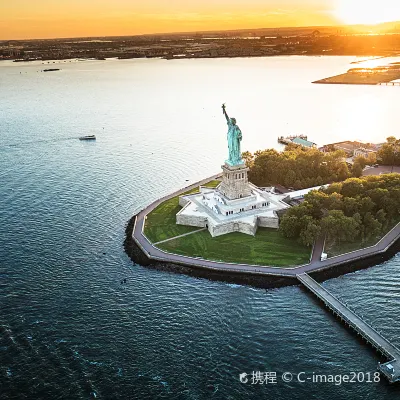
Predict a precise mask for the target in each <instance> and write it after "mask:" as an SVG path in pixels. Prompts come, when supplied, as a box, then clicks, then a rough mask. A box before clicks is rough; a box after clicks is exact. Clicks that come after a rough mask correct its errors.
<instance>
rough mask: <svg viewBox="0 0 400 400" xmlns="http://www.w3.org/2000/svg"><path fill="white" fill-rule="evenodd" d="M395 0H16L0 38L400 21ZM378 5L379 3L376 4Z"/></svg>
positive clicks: (2, 13)
mask: <svg viewBox="0 0 400 400" xmlns="http://www.w3.org/2000/svg"><path fill="white" fill-rule="evenodd" d="M399 3H400V2H398V0H380V1H379V2H376V1H374V2H373V1H365V0H301V1H300V0H229V1H228V0H218V1H215V0H192V1H187V0H175V1H167V0H146V2H140V3H139V2H137V1H129V0H114V1H113V2H110V1H106V0H68V1H63V0H60V1H57V2H54V1H53V0H36V1H34V2H32V1H31V0H14V1H12V2H6V1H4V2H2V3H1V4H0V39H5V40H8V39H34V38H57V37H85V36H123V35H139V34H152V33H172V32H192V31H207V30H228V29H255V28H270V27H289V26H290V27H298V26H329V25H342V24H375V23H381V22H389V21H396V20H400V4H399ZM378 5H379V6H378Z"/></svg>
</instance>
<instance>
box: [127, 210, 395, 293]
mask: <svg viewBox="0 0 400 400" xmlns="http://www.w3.org/2000/svg"><path fill="white" fill-rule="evenodd" d="M136 218H137V215H135V216H133V217H132V218H131V219H130V220H129V222H128V224H127V226H126V230H125V241H124V249H125V251H126V253H127V254H128V256H129V257H130V258H131V260H132V261H133V262H134V263H136V264H139V265H141V266H144V267H148V268H153V269H157V270H160V271H166V272H171V273H178V274H185V275H188V276H193V277H196V278H206V279H210V280H215V281H222V282H227V283H234V284H241V285H248V286H253V287H257V288H263V289H267V288H276V287H283V286H292V285H298V284H299V282H298V279H297V277H296V271H297V270H298V268H293V269H290V270H288V269H282V268H275V274H274V273H268V274H266V273H264V272H263V271H262V270H263V267H258V268H257V267H255V269H254V271H251V272H249V271H227V270H225V269H221V270H216V269H210V268H208V267H206V266H198V265H196V264H194V263H193V265H186V264H181V263H177V262H172V261H164V260H156V259H152V258H150V257H149V256H148V255H147V254H146V253H145V252H144V251H143V249H142V248H141V247H140V246H139V245H138V243H137V242H136V241H135V240H134V238H133V230H134V227H135V222H136ZM398 252H400V238H397V240H396V241H395V242H394V243H393V244H392V245H391V246H390V247H389V248H388V249H387V250H386V251H385V252H381V253H377V254H373V255H369V256H367V257H364V258H360V259H358V260H351V261H347V262H345V261H342V262H340V263H338V264H335V265H333V266H330V267H326V268H323V269H319V270H314V271H310V272H309V274H310V275H311V276H312V277H313V278H314V279H315V280H317V281H319V282H321V281H324V280H327V279H331V278H335V277H338V276H341V275H344V274H347V273H351V272H355V271H358V270H361V269H366V268H370V267H372V266H375V265H377V264H380V263H382V262H384V261H387V260H389V259H391V258H392V257H393V256H395V255H396V254H397V253H398ZM193 261H194V260H193ZM282 272H291V274H284V275H282Z"/></svg>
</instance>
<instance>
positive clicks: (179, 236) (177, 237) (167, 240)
mask: <svg viewBox="0 0 400 400" xmlns="http://www.w3.org/2000/svg"><path fill="white" fill-rule="evenodd" d="M206 229H207V228H201V229H196V230H195V231H193V232H188V233H184V234H182V235H178V236H174V237H172V238H169V239H165V240H160V241H159V242H156V243H154V244H161V243H165V242H169V241H171V240H175V239H179V238H181V237H184V236H189V235H193V233H197V232H201V231H205V230H206Z"/></svg>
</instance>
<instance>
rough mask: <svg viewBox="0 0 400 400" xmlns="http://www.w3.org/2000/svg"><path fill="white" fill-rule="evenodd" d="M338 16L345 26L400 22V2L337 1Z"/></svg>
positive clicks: (372, 0) (376, 0)
mask: <svg viewBox="0 0 400 400" xmlns="http://www.w3.org/2000/svg"><path fill="white" fill-rule="evenodd" d="M336 15H337V17H338V18H339V20H341V21H342V22H343V23H345V24H366V25H372V24H379V23H381V22H390V21H398V20H400V0H337V7H336Z"/></svg>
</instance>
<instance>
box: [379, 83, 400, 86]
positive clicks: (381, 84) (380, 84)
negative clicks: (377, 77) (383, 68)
mask: <svg viewBox="0 0 400 400" xmlns="http://www.w3.org/2000/svg"><path fill="white" fill-rule="evenodd" d="M378 85H379V86H400V82H382V83H378Z"/></svg>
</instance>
